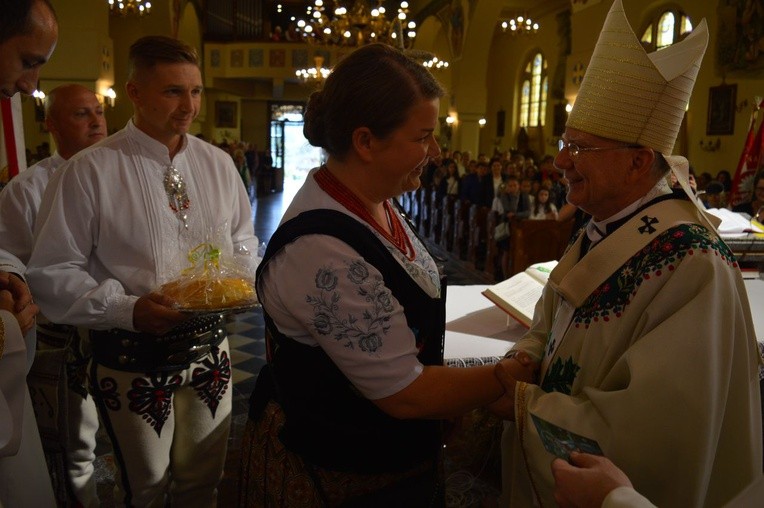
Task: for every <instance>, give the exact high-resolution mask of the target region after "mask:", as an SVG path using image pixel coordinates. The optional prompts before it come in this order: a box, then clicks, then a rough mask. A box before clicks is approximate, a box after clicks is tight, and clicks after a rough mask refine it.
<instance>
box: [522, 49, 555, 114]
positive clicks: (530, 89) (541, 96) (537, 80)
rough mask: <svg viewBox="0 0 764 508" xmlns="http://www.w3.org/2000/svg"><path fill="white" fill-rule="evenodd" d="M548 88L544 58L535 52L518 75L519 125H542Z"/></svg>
mask: <svg viewBox="0 0 764 508" xmlns="http://www.w3.org/2000/svg"><path fill="white" fill-rule="evenodd" d="M548 89H549V81H548V79H547V75H546V59H545V58H544V55H542V54H541V53H536V54H535V55H533V57H532V58H531V59H530V60H528V62H527V63H526V65H525V70H524V71H523V74H522V75H521V76H520V127H536V126H539V125H544V118H545V116H546V98H547V92H548Z"/></svg>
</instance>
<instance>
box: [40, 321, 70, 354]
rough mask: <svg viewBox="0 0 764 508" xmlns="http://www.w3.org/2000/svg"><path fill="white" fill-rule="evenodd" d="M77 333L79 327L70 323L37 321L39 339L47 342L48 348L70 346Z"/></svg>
mask: <svg viewBox="0 0 764 508" xmlns="http://www.w3.org/2000/svg"><path fill="white" fill-rule="evenodd" d="M76 333H77V328H76V327H74V326H70V325H59V324H56V323H50V322H47V321H45V322H42V320H38V322H37V341H38V342H41V343H43V344H45V345H46V346H48V348H53V349H63V348H66V347H69V345H70V344H71V342H72V339H73V338H74V335H75V334H76Z"/></svg>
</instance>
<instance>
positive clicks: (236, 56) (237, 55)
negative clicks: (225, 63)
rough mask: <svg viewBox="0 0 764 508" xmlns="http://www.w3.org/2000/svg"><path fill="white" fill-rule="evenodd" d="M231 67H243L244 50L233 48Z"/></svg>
mask: <svg viewBox="0 0 764 508" xmlns="http://www.w3.org/2000/svg"><path fill="white" fill-rule="evenodd" d="M231 67H234V68H238V67H244V50H243V49H234V50H232V51H231Z"/></svg>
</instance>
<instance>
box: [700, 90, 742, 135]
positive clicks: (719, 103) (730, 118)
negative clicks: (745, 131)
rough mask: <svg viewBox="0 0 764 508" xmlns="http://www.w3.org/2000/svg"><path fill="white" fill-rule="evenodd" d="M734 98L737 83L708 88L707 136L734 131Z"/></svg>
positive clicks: (735, 96) (727, 133) (728, 133)
mask: <svg viewBox="0 0 764 508" xmlns="http://www.w3.org/2000/svg"><path fill="white" fill-rule="evenodd" d="M736 98H737V85H719V86H712V87H711V88H709V90H708V119H707V123H706V135H707V136H715V135H721V136H726V135H730V134H733V133H734V131H735V100H736Z"/></svg>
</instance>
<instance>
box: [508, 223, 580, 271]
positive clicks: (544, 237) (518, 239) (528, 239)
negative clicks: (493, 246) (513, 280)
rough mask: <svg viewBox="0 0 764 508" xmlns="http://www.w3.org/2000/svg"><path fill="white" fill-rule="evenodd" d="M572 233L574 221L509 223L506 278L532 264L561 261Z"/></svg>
mask: <svg viewBox="0 0 764 508" xmlns="http://www.w3.org/2000/svg"><path fill="white" fill-rule="evenodd" d="M572 232H573V219H570V220H568V221H565V222H558V221H555V220H521V221H512V223H511V224H510V237H509V263H508V264H509V266H508V272H507V273H506V275H505V277H510V276H512V275H514V274H516V273H518V272H522V271H523V270H525V269H526V268H528V267H529V266H530V265H532V264H533V263H539V262H542V261H551V260H553V259H560V257H561V256H562V254H563V252H564V251H565V247H567V245H568V242H569V241H570V235H571V233H572Z"/></svg>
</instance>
